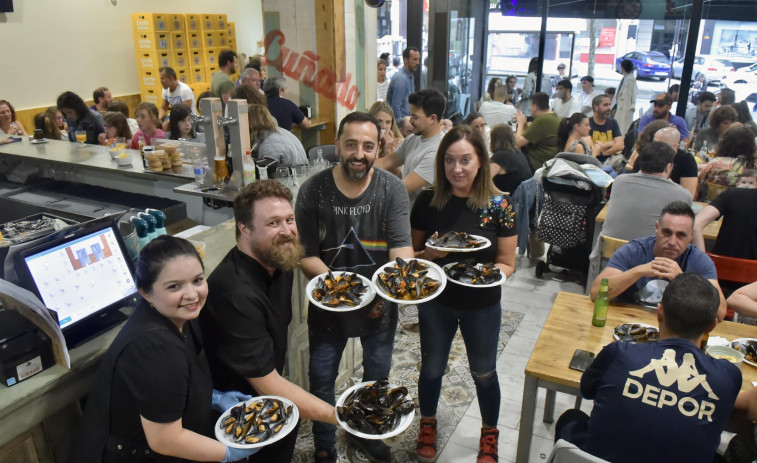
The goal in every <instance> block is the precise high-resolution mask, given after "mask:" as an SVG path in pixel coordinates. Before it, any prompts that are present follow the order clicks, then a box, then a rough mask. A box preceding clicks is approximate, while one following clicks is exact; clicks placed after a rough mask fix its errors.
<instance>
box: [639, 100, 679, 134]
mask: <svg viewBox="0 0 757 463" xmlns="http://www.w3.org/2000/svg"><path fill="white" fill-rule="evenodd" d="M649 101H650V102H651V103H653V104H654V108H652V114H650V115H648V116H644V117H642V118H641V120H640V121H639V134H641V131H642V130H644V127H646V126H647V125H649V123H650V122H652V121H654V120H663V121H668V122H670V123H671V124H673V125H675V126H676V128H677V129H678V132H680V133H681V140H683V141H684V142H686V141H688V139H689V129H688V128H687V127H686V121H685V120H684V118H682V117H679V116H676V115H675V114H672V113H671V112H670V107H671V105H672V104H673V101H672V100H671V99H670V95H668V94H667V93H660V94H659V95H657V97H656V98H654V99H653V100H649Z"/></svg>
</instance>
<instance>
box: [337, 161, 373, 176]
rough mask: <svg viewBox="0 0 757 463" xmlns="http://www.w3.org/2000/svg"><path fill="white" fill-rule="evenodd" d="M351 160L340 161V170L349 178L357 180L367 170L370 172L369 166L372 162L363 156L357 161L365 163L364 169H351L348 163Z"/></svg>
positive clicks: (366, 172) (371, 165) (365, 173)
mask: <svg viewBox="0 0 757 463" xmlns="http://www.w3.org/2000/svg"><path fill="white" fill-rule="evenodd" d="M351 162H352V160H351V159H342V162H341V163H340V164H341V166H342V171H344V174H345V175H346V176H347V177H349V178H350V180H354V181H358V180H362V179H363V178H364V177H365V176H366V175H367V174H368V172H370V170H371V167H373V163H372V162H368V161H367V160H366V159H365V158H363V160H362V161H359V162H361V163H363V164H364V165H365V170H363V171H358V170H353V169H351V168H350V163H351Z"/></svg>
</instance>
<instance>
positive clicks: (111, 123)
mask: <svg viewBox="0 0 757 463" xmlns="http://www.w3.org/2000/svg"><path fill="white" fill-rule="evenodd" d="M103 128H104V129H105V132H104V133H101V134H100V136H99V137H98V139H99V140H100V144H101V145H103V146H113V147H115V146H116V144H115V143H116V138H118V137H121V138H123V139H124V140H126V143H127V144H128V143H129V142H130V141H131V129H130V128H129V123H128V122H127V121H126V117H125V116H124V115H123V114H121V113H120V112H117V111H106V112H105V113H104V114H103Z"/></svg>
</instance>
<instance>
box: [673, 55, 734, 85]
mask: <svg viewBox="0 0 757 463" xmlns="http://www.w3.org/2000/svg"><path fill="white" fill-rule="evenodd" d="M698 72H701V73H702V74H704V76H705V77H706V78H707V82H708V83H709V84H713V83H715V82H718V83H720V82H721V81H722V79H723V78H724V76H726V75H728V73H730V72H733V66H731V65H730V64H729V63H726V62H723V61H720V60H716V59H713V58H710V57H707V56H696V57H694V70H693V72H692V74H691V78H692V80H693V79H694V76H696V75H697V73H698ZM682 75H683V58H681V59H679V60H676V61H674V62H673V68H672V70H671V72H670V76H671V77H672V78H673V79H680V78H681V76H682Z"/></svg>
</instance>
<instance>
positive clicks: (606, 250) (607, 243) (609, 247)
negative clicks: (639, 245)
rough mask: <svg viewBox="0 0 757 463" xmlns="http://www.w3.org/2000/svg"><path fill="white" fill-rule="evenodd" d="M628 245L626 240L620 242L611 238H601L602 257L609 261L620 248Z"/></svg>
mask: <svg viewBox="0 0 757 463" xmlns="http://www.w3.org/2000/svg"><path fill="white" fill-rule="evenodd" d="M626 243H628V240H621V239H619V238H613V237H611V236H604V235H603V236H602V257H604V258H605V259H609V258H610V257H612V255H613V254H614V253H615V251H617V250H618V249H619V248H620V247H622V246H623V245H625V244H626Z"/></svg>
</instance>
